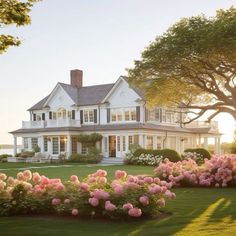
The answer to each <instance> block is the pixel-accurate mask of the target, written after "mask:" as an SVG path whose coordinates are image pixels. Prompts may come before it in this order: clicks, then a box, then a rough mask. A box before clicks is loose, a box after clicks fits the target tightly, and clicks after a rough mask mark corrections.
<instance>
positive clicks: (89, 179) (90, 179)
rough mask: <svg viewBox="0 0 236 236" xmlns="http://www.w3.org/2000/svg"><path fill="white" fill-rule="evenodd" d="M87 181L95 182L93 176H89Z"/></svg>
mask: <svg viewBox="0 0 236 236" xmlns="http://www.w3.org/2000/svg"><path fill="white" fill-rule="evenodd" d="M87 182H88V183H94V182H96V178H95V177H93V176H90V177H89V178H88V180H87Z"/></svg>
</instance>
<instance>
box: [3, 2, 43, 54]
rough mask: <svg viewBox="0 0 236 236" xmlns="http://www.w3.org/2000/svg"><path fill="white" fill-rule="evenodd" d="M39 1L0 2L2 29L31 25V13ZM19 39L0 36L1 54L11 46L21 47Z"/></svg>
mask: <svg viewBox="0 0 236 236" xmlns="http://www.w3.org/2000/svg"><path fill="white" fill-rule="evenodd" d="M37 1H39V0H26V1H21V0H0V28H4V27H6V26H9V25H15V26H23V25H28V24H30V23H31V20H30V16H29V12H30V11H31V8H32V6H33V4H34V3H35V2H37ZM20 43H21V41H20V39H19V38H18V37H14V36H12V35H5V34H0V54H1V53H3V52H5V51H6V50H7V49H8V48H9V47H10V46H19V45H20Z"/></svg>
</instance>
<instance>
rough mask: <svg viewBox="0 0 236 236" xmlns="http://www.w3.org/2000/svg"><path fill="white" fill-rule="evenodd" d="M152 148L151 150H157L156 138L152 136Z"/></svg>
mask: <svg viewBox="0 0 236 236" xmlns="http://www.w3.org/2000/svg"><path fill="white" fill-rule="evenodd" d="M152 137H153V147H152V149H157V136H156V135H153V136H152Z"/></svg>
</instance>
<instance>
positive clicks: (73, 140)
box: [71, 137, 77, 153]
mask: <svg viewBox="0 0 236 236" xmlns="http://www.w3.org/2000/svg"><path fill="white" fill-rule="evenodd" d="M71 149H72V150H71V151H72V153H77V138H76V137H72V138H71Z"/></svg>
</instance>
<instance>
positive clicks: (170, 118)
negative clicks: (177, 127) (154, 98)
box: [166, 112, 174, 123]
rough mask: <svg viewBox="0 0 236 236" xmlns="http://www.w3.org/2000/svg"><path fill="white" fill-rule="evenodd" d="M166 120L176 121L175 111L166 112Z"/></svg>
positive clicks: (169, 121)
mask: <svg viewBox="0 0 236 236" xmlns="http://www.w3.org/2000/svg"><path fill="white" fill-rule="evenodd" d="M166 122H168V123H174V113H173V112H166Z"/></svg>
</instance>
